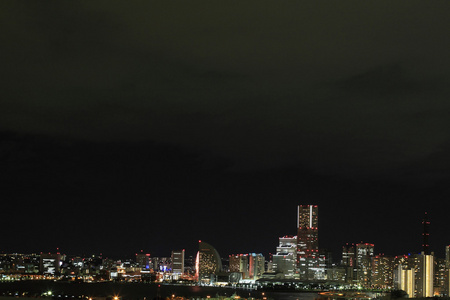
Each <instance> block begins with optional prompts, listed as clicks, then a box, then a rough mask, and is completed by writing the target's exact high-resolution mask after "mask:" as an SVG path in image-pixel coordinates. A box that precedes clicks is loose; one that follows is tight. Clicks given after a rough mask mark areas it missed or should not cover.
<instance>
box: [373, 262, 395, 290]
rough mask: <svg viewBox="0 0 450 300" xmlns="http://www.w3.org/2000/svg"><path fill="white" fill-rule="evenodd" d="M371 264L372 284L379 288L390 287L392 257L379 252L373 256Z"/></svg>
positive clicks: (392, 270) (392, 267)
mask: <svg viewBox="0 0 450 300" xmlns="http://www.w3.org/2000/svg"><path fill="white" fill-rule="evenodd" d="M372 265H373V269H372V270H373V272H372V284H373V285H375V286H376V287H379V288H390V287H392V286H393V283H394V282H393V274H394V258H393V257H389V256H384V255H382V254H380V255H377V256H375V257H374V258H373V260H372Z"/></svg>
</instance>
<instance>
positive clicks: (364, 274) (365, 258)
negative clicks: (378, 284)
mask: <svg viewBox="0 0 450 300" xmlns="http://www.w3.org/2000/svg"><path fill="white" fill-rule="evenodd" d="M373 250H374V244H370V243H359V244H356V269H357V275H356V278H357V280H358V283H359V284H361V285H362V286H370V284H371V279H372V257H373Z"/></svg>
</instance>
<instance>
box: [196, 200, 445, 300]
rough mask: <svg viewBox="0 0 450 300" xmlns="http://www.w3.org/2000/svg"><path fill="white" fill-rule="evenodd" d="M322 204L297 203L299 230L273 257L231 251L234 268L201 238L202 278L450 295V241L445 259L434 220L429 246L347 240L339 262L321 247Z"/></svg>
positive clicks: (425, 233) (285, 239)
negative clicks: (390, 247)
mask: <svg viewBox="0 0 450 300" xmlns="http://www.w3.org/2000/svg"><path fill="white" fill-rule="evenodd" d="M318 217H319V212H318V206H317V205H299V206H298V208H297V235H296V236H290V235H286V236H282V237H280V238H279V244H278V247H277V248H276V253H275V254H273V255H271V257H270V258H269V260H268V261H265V262H264V263H263V261H264V257H263V256H262V254H255V253H250V254H237V255H234V254H233V255H230V256H229V268H228V270H226V271H227V272H224V271H225V269H224V268H222V269H221V264H220V256H219V254H218V253H217V251H216V250H215V249H214V248H213V247H212V246H210V245H208V244H206V243H204V242H201V243H200V244H199V256H198V258H200V259H198V261H197V263H198V270H200V273H199V274H197V279H198V281H199V282H201V283H204V284H211V283H216V284H223V283H226V282H228V283H232V282H240V283H249V282H253V283H254V284H261V285H268V284H269V285H275V284H279V285H284V286H286V285H291V284H295V285H301V286H303V287H305V286H318V285H320V286H323V287H327V288H345V289H355V288H359V289H361V288H363V289H379V290H380V289H381V290H399V291H403V293H404V295H403V296H405V297H409V298H414V297H432V296H437V295H441V296H442V295H446V296H448V295H449V291H450V282H449V279H450V246H447V247H446V252H445V253H446V257H445V259H441V258H437V257H435V255H434V253H430V252H429V244H428V236H429V231H428V227H429V224H430V223H429V221H428V219H427V218H426V217H425V218H424V220H423V243H422V246H423V251H422V252H421V253H420V254H413V255H411V254H408V255H400V256H395V257H391V256H385V255H383V254H379V255H375V254H374V253H375V251H374V250H375V245H374V244H372V243H363V242H361V243H356V244H350V243H348V244H345V245H344V246H343V247H342V259H341V260H340V262H338V263H335V262H333V260H332V255H331V252H330V251H328V250H326V249H321V248H319V235H318V232H319V231H318V230H319V221H318Z"/></svg>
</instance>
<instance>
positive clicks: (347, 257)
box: [342, 243, 356, 284]
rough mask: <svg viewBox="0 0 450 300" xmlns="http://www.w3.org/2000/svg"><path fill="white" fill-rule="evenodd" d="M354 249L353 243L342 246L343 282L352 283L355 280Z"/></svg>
mask: <svg viewBox="0 0 450 300" xmlns="http://www.w3.org/2000/svg"><path fill="white" fill-rule="evenodd" d="M355 257H356V249H355V244H349V243H347V244H346V245H345V246H344V247H342V266H343V267H344V269H345V282H346V283H349V284H351V283H353V281H354V280H356V278H355V276H356V258H355Z"/></svg>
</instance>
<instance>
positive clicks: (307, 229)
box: [297, 205, 319, 279]
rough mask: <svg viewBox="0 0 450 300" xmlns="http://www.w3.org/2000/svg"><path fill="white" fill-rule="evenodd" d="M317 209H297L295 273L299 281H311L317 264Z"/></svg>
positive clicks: (300, 207) (313, 206) (306, 207)
mask: <svg viewBox="0 0 450 300" xmlns="http://www.w3.org/2000/svg"><path fill="white" fill-rule="evenodd" d="M318 212H319V208H318V207H317V205H299V206H298V207H297V271H298V273H299V276H300V279H313V276H314V274H313V272H312V271H313V269H314V268H318V264H319V215H318Z"/></svg>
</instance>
